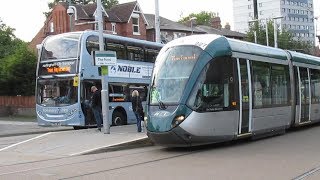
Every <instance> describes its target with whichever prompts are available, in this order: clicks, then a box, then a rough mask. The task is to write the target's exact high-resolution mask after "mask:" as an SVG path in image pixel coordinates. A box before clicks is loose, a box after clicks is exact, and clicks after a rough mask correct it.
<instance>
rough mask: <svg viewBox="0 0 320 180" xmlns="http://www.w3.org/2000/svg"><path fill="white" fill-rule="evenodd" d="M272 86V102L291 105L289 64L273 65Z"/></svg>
mask: <svg viewBox="0 0 320 180" xmlns="http://www.w3.org/2000/svg"><path fill="white" fill-rule="evenodd" d="M271 82H272V83H271V87H272V92H271V93H272V104H273V105H289V103H290V101H289V99H290V83H289V82H290V80H289V69H288V66H284V65H272V66H271Z"/></svg>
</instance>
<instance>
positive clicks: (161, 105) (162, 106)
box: [158, 99, 167, 110]
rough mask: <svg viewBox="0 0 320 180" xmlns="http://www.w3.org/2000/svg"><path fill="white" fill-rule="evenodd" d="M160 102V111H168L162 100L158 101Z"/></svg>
mask: <svg viewBox="0 0 320 180" xmlns="http://www.w3.org/2000/svg"><path fill="white" fill-rule="evenodd" d="M158 102H159V109H161V110H165V109H167V106H166V105H165V104H164V103H163V102H162V101H160V100H159V99H158Z"/></svg>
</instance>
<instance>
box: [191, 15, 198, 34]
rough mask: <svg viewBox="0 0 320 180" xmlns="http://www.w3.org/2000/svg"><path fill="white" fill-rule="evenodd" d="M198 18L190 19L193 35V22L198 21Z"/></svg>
mask: <svg viewBox="0 0 320 180" xmlns="http://www.w3.org/2000/svg"><path fill="white" fill-rule="evenodd" d="M196 19H197V18H196V17H192V18H190V23H191V34H193V21H194V20H196Z"/></svg>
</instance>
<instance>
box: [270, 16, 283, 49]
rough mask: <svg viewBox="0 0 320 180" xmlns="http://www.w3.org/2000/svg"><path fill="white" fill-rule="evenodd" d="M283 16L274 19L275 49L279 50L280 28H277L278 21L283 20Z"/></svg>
mask: <svg viewBox="0 0 320 180" xmlns="http://www.w3.org/2000/svg"><path fill="white" fill-rule="evenodd" d="M282 18H283V16H279V17H273V18H272V19H273V33H274V47H275V48H278V28H277V23H276V20H277V19H282Z"/></svg>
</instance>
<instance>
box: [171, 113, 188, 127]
mask: <svg viewBox="0 0 320 180" xmlns="http://www.w3.org/2000/svg"><path fill="white" fill-rule="evenodd" d="M184 120H185V116H184V115H179V116H176V117H175V118H174V119H173V121H172V123H171V128H174V127H176V126H178V125H179V124H180V123H182V121H184Z"/></svg>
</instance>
